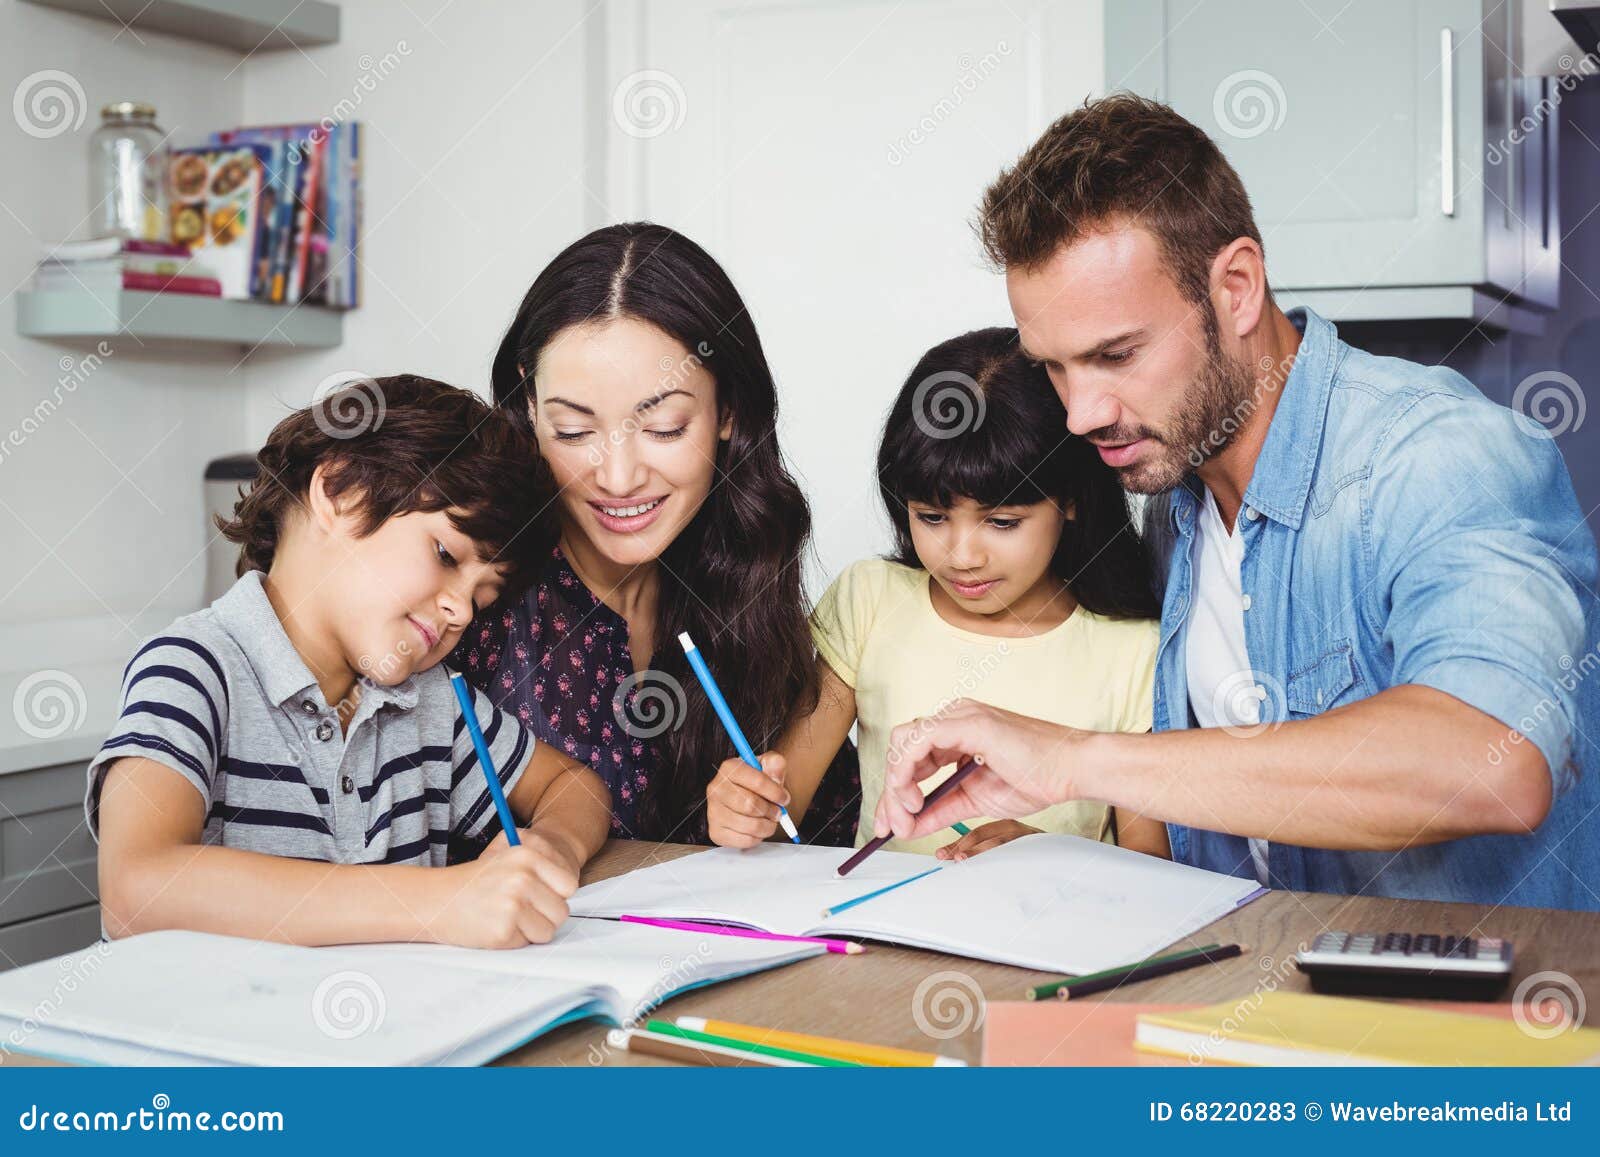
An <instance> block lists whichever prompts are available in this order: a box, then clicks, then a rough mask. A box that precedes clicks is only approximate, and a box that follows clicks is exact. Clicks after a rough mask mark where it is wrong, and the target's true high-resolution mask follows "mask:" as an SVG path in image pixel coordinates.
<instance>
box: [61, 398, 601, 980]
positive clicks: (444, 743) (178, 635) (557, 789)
mask: <svg viewBox="0 0 1600 1157" xmlns="http://www.w3.org/2000/svg"><path fill="white" fill-rule="evenodd" d="M357 413H358V414H360V415H361V419H362V420H361V421H360V423H359V424H358V425H357V426H356V427H354V428H349V427H345V426H344V425H343V423H344V422H345V420H347V419H348V417H349V416H350V415H352V414H357ZM258 461H259V463H260V466H261V475H260V478H259V479H258V481H257V482H255V483H254V485H253V486H252V487H251V489H250V491H249V493H248V494H246V495H244V496H243V497H242V498H241V500H240V502H239V503H238V505H237V506H236V507H235V512H234V513H235V517H234V518H233V519H232V520H231V521H227V522H222V523H221V528H222V531H223V533H224V534H226V535H227V536H228V538H230V539H231V540H233V541H235V542H237V543H239V544H240V546H241V558H240V563H239V568H240V573H241V577H240V578H239V580H238V582H237V583H235V584H234V586H233V587H232V589H230V590H229V591H228V593H227V594H225V595H223V596H222V597H221V598H220V599H218V600H217V601H216V602H215V603H213V604H212V605H211V606H210V607H209V608H207V609H206V610H203V611H200V612H198V613H196V614H192V615H186V616H184V617H183V618H181V619H179V620H178V621H177V622H176V623H174V624H173V625H172V626H171V627H170V628H169V629H168V630H167V631H165V632H164V633H162V634H161V635H158V636H157V637H156V638H154V639H151V640H149V641H147V642H145V643H144V644H143V645H142V646H141V647H140V648H139V650H138V652H137V653H136V654H135V655H134V657H133V660H132V662H131V663H129V665H128V669H127V671H126V672H125V674H124V676H123V704H122V712H121V716H120V718H119V719H118V721H117V724H116V727H115V729H114V730H113V731H112V734H111V736H110V738H108V739H107V740H106V742H105V744H104V745H103V746H102V747H101V749H100V752H99V754H97V755H96V756H95V758H94V761H93V762H92V763H91V764H90V765H89V785H88V796H87V800H86V809H87V812H88V818H89V825H90V830H91V831H93V832H94V833H95V835H96V838H97V839H98V840H99V842H100V897H101V906H102V912H103V913H104V921H105V926H106V930H107V932H108V933H109V934H110V935H112V936H123V935H129V934H132V933H136V932H143V931H150V930H153V929H158V928H190V929H196V930H200V931H207V932H219V933H224V934H228V935H233V936H246V937H252V938H256V939H264V940H283V941H288V942H291V943H296V944H308V945H316V944H329V943H359V942H364V941H385V940H406V941H409V940H431V941H439V942H443V943H451V944H459V945H466V946H472V947H497V948H510V947H519V946H521V945H524V944H530V943H541V942H544V941H548V940H549V939H550V938H551V937H552V936H553V935H554V934H555V930H556V928H557V926H558V925H560V923H561V921H562V920H564V919H565V918H566V915H567V906H566V902H565V901H566V898H567V897H568V896H570V895H571V894H572V892H573V890H574V889H575V888H576V887H577V884H578V872H579V869H581V868H582V866H583V864H584V863H585V862H586V861H587V860H588V858H589V857H590V856H591V855H593V854H594V852H595V851H596V850H597V849H598V848H599V847H600V845H601V843H602V842H603V841H604V839H605V835H606V830H607V826H608V822H609V817H610V810H611V808H610V799H609V796H608V793H607V792H606V789H605V786H604V784H603V783H602V782H601V781H600V779H599V777H597V776H596V775H595V774H594V773H593V772H592V771H590V770H589V769H588V768H585V767H583V766H581V765H579V764H575V763H573V762H571V761H569V760H568V759H566V758H565V757H564V756H562V755H560V754H559V753H557V752H556V751H555V750H553V749H552V748H549V747H546V746H545V745H543V744H535V743H534V741H533V739H532V737H531V736H530V735H529V733H528V732H527V731H525V730H524V729H523V727H522V725H521V724H520V723H519V722H518V721H517V720H516V719H515V718H512V717H511V716H509V715H506V714H504V713H503V712H500V711H497V710H495V709H494V708H493V707H492V706H491V705H490V704H489V701H488V700H487V699H485V698H484V697H483V696H482V695H480V694H477V693H476V692H474V697H475V710H476V711H477V714H478V718H479V719H480V720H481V721H482V723H483V732H484V738H485V739H486V741H487V742H488V745H489V748H490V751H491V754H492V756H493V759H494V763H495V767H496V769H497V771H498V774H499V777H500V781H501V783H502V784H503V785H504V788H505V793H506V796H507V800H508V802H509V803H510V805H511V810H512V812H513V813H514V815H515V816H516V818H517V821H518V823H519V824H526V825H527V827H526V830H524V831H522V832H521V839H522V846H521V847H518V848H511V847H508V846H507V845H506V843H505V837H504V835H503V834H502V835H500V836H499V837H498V839H497V840H496V841H495V843H494V845H493V846H491V847H490V848H489V850H488V851H487V852H485V854H484V855H483V856H482V857H481V858H479V859H477V860H476V861H473V862H470V863H462V864H458V865H455V866H445V865H446V863H447V858H448V852H449V849H450V848H451V846H456V847H462V846H472V845H474V844H481V843H482V842H483V841H484V840H485V839H486V837H487V835H488V834H489V833H490V832H493V831H495V830H496V827H497V825H496V817H495V811H494V808H493V805H492V801H491V799H490V796H489V792H488V784H487V781H486V778H485V776H484V772H483V769H482V768H481V767H480V766H479V764H478V759H477V756H476V754H475V752H474V751H473V747H472V743H471V740H470V738H469V737H468V734H467V731H466V728H465V726H464V721H463V720H462V718H461V715H460V712H459V709H458V706H457V704H456V700H455V696H454V694H453V692H452V690H451V688H450V686H449V677H448V675H447V673H446V672H445V671H444V670H443V669H442V668H441V667H440V666H439V662H440V660H442V659H443V658H444V657H445V656H446V655H447V654H448V653H449V652H450V649H451V648H452V647H453V646H454V645H455V643H456V640H457V639H458V638H459V636H460V633H461V631H462V630H463V629H464V628H465V627H466V625H467V623H468V622H470V621H471V619H472V616H473V614H474V613H475V612H476V611H477V610H478V609H479V608H480V607H484V606H487V605H489V604H490V603H492V602H494V601H495V600H496V599H497V598H498V597H499V595H500V594H501V592H502V590H510V591H515V590H516V589H519V588H520V587H521V586H524V585H526V583H527V581H528V580H529V577H530V576H531V575H532V574H533V573H534V568H535V567H536V566H537V565H539V564H540V563H542V562H543V561H544V558H545V556H546V554H547V553H548V551H549V548H550V542H549V539H548V537H547V534H546V533H545V532H544V531H542V530H541V529H540V528H541V526H542V525H543V521H542V511H543V510H544V509H545V507H546V505H547V504H548V503H549V502H550V501H551V499H552V495H551V493H550V488H549V483H548V482H547V481H546V477H547V476H546V475H545V474H544V473H543V471H542V469H541V467H540V466H539V462H538V458H537V454H536V451H535V449H534V447H533V446H532V445H531V444H530V443H529V442H527V441H526V440H525V438H524V437H523V435H521V434H520V433H519V432H518V431H516V430H515V429H514V428H513V426H512V425H511V423H510V421H509V420H507V419H506V418H505V417H504V416H503V415H501V414H499V413H497V412H495V411H493V410H491V409H490V408H489V407H488V406H487V405H485V404H484V403H483V402H482V401H480V400H479V399H478V398H477V397H475V396H474V395H472V394H470V393H468V392H466V391H464V390H457V389H452V388H451V387H449V386H446V385H444V384H442V383H440V382H435V381H430V380H428V379H426V378H419V377H415V376H412V375H409V374H407V375H400V376H396V377H388V378H379V379H376V380H371V379H368V380H363V381H361V382H360V383H359V384H355V385H352V386H348V387H346V388H344V389H342V390H339V391H336V392H334V393H332V394H330V395H329V396H328V397H326V398H324V399H322V400H321V401H319V402H316V403H314V404H313V405H312V406H311V407H309V408H308V409H305V410H300V411H298V412H296V413H294V414H292V415H290V416H289V417H288V418H286V419H285V420H284V421H283V422H281V423H279V425H278V427H277V428H276V429H275V430H273V432H272V434H271V436H270V437H269V438H268V440H267V444H266V446H265V447H264V448H263V449H262V450H261V453H260V455H259V456H258Z"/></svg>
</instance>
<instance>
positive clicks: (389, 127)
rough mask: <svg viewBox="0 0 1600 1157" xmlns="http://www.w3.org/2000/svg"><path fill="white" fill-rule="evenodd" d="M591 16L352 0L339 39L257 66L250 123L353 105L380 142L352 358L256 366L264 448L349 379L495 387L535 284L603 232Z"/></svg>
mask: <svg viewBox="0 0 1600 1157" xmlns="http://www.w3.org/2000/svg"><path fill="white" fill-rule="evenodd" d="M589 7H592V5H584V4H582V3H579V2H578V0H560V2H541V3H539V4H522V3H515V4H513V3H495V2H492V0H455V2H454V3H449V2H447V0H424V2H422V3H416V2H411V3H408V4H395V3H392V2H386V0H345V2H344V3H343V4H341V10H342V12H343V27H342V29H341V32H340V40H339V43H338V44H337V45H332V46H329V47H327V48H322V49H318V50H316V51H315V52H313V53H311V54H309V56H302V55H300V54H298V53H292V52H291V53H277V54H273V55H270V56H267V55H262V56H257V57H255V58H252V59H251V61H250V62H249V64H248V65H247V67H246V69H245V74H244V111H243V117H244V121H245V123H250V124H256V123H275V122H280V121H314V120H317V119H319V118H321V117H324V116H332V115H334V109H335V108H336V107H337V106H338V104H339V102H340V101H341V100H343V99H345V98H349V99H350V101H352V102H353V103H355V104H356V105H357V108H356V111H355V114H354V115H355V119H358V120H360V121H361V122H362V125H363V132H365V133H366V134H367V135H366V137H365V145H364V147H365V149H366V157H365V159H364V161H363V180H364V182H365V190H366V191H365V211H366V220H365V231H364V236H363V240H362V245H363V264H364V269H363V273H364V276H365V279H366V285H365V290H364V298H363V301H362V305H361V308H360V309H358V310H356V311H355V312H353V313H352V314H350V315H349V317H348V318H347V319H346V321H345V331H344V332H345V340H344V344H343V345H342V346H341V347H340V348H338V349H334V350H326V351H317V352H314V353H289V354H283V353H274V354H272V355H270V356H262V355H260V354H258V355H256V356H255V357H254V358H253V359H252V361H251V364H250V367H249V369H248V372H247V374H246V378H247V381H248V383H249V384H248V388H247V390H246V391H245V394H246V397H247V398H248V411H247V426H248V430H249V434H250V437H251V438H252V439H254V440H256V441H257V442H259V441H260V440H261V439H263V438H265V436H266V434H267V432H268V431H269V430H270V429H271V428H272V425H273V424H274V423H275V422H277V421H278V420H279V419H280V418H282V417H283V416H284V415H285V414H286V413H287V412H288V411H289V409H291V408H294V407H298V406H303V405H305V404H306V402H307V401H309V399H310V397H311V394H312V391H313V390H314V389H315V388H316V386H317V384H318V383H319V382H320V381H322V380H323V379H324V378H325V377H327V376H328V375H331V374H334V373H339V372H342V371H356V372H359V373H363V374H368V375H373V376H377V375H381V374H388V373H397V372H401V371H405V372H411V373H420V374H426V375H429V376H431V377H436V378H439V379H441V380H443V381H446V382H449V383H451V384H452V385H458V386H464V387H469V388H472V389H476V390H479V391H480V392H482V393H484V394H487V393H488V389H489V364H490V362H491V361H492V360H493V355H494V350H495V347H496V346H497V345H498V344H499V340H500V335H501V334H502V332H503V331H504V329H505V327H506V325H507V323H508V322H509V321H510V320H511V317H512V315H513V314H514V313H515V312H516V307H517V305H518V303H519V302H520V301H521V300H522V295H523V294H524V293H525V292H526V291H527V288H528V285H529V284H530V283H531V282H532V281H533V277H534V275H535V274H536V273H537V272H538V271H539V269H540V268H542V267H543V266H544V264H545V263H546V262H547V261H548V260H549V259H550V258H551V257H553V256H555V254H556V252H557V251H558V250H559V249H561V248H562V247H563V246H565V245H566V244H567V243H568V242H570V241H572V240H574V239H575V238H577V237H578V236H579V235H581V234H582V233H583V232H584V231H585V229H586V228H587V227H588V225H587V224H586V221H587V218H586V216H585V214H586V212H587V211H588V210H587V207H586V205H587V201H588V197H587V194H586V193H585V187H584V186H585V175H586V162H585V147H584V133H585V129H584V120H583V107H584V100H583V91H584V89H583V86H584V83H585V77H586V58H587V55H588V53H589V51H590V43H589V39H590V37H591V35H592V30H591V29H589V28H586V27H585V25H584V14H585V11H586V8H589Z"/></svg>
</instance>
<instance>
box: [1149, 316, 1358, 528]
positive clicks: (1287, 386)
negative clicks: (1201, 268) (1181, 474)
mask: <svg viewBox="0 0 1600 1157" xmlns="http://www.w3.org/2000/svg"><path fill="white" fill-rule="evenodd" d="M1285 316H1286V317H1288V319H1289V321H1290V323H1291V324H1292V325H1293V326H1294V327H1295V329H1297V330H1299V331H1300V333H1301V339H1300V348H1299V349H1298V350H1297V351H1296V352H1295V355H1294V365H1293V366H1291V367H1290V369H1289V376H1288V377H1287V378H1286V379H1285V380H1284V382H1283V385H1282V386H1281V387H1279V392H1280V394H1281V396H1280V397H1279V398H1278V408H1277V409H1276V410H1274V411H1273V414H1272V424H1271V425H1270V426H1269V427H1268V428H1267V438H1266V441H1265V442H1264V443H1263V444H1262V447H1261V453H1260V455H1259V456H1258V457H1257V458H1256V465H1255V469H1254V471H1252V473H1251V475H1250V485H1249V486H1248V487H1246V489H1245V492H1244V503H1245V505H1246V506H1250V507H1253V508H1254V509H1256V510H1259V511H1260V512H1261V513H1262V514H1265V515H1266V516H1267V517H1268V518H1271V519H1273V520H1274V521H1276V522H1281V523H1283V524H1284V525H1285V526H1287V527H1289V528H1290V529H1291V530H1299V529H1300V523H1301V520H1302V519H1303V518H1304V516H1305V509H1306V501H1307V500H1308V499H1309V498H1310V496H1311V484H1312V482H1313V481H1314V480H1315V478H1316V472H1317V461H1318V457H1319V455H1320V453H1321V450H1322V434H1323V428H1324V426H1325V425H1326V423H1327V418H1328V397H1329V395H1330V394H1331V393H1332V390H1333V372H1334V369H1335V367H1336V366H1337V365H1338V360H1339V359H1338V347H1339V334H1338V331H1337V330H1336V329H1335V328H1334V326H1333V323H1332V322H1329V321H1328V320H1327V319H1325V318H1323V317H1322V316H1321V315H1320V314H1318V313H1317V312H1316V311H1314V310H1311V309H1306V308H1304V307H1300V308H1296V309H1291V310H1289V311H1288V313H1287V314H1286V315H1285ZM1204 487H1205V484H1204V483H1203V482H1201V481H1200V479H1199V477H1198V476H1197V475H1195V474H1189V475H1187V476H1186V477H1185V478H1184V479H1183V481H1182V482H1181V483H1180V484H1179V486H1178V487H1177V488H1175V489H1174V490H1173V502H1172V518H1173V523H1174V525H1175V526H1179V525H1185V524H1187V523H1188V522H1189V520H1190V518H1192V517H1193V516H1194V514H1195V513H1196V511H1197V509H1198V504H1199V502H1200V501H1201V499H1202V498H1203V497H1204Z"/></svg>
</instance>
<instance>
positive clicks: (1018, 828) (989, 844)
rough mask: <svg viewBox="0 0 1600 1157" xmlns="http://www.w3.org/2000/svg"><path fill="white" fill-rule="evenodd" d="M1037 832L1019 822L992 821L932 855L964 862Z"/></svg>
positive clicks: (1035, 829) (1037, 830)
mask: <svg viewBox="0 0 1600 1157" xmlns="http://www.w3.org/2000/svg"><path fill="white" fill-rule="evenodd" d="M1038 832H1039V829H1038V828H1034V827H1029V826H1028V825H1027V824H1025V823H1022V822H1021V821H1019V820H994V821H993V822H992V823H987V824H979V825H978V826H977V827H975V828H973V829H972V830H971V831H970V832H968V833H967V834H966V835H964V836H962V837H961V838H960V839H959V840H956V841H954V842H953V843H948V844H946V845H945V846H944V847H942V848H939V849H938V850H936V851H935V852H934V853H933V854H934V855H935V856H937V857H938V858H939V859H941V860H965V859H967V858H968V857H970V856H976V855H977V854H978V853H979V852H987V851H988V850H989V849H990V848H998V847H999V846H1000V845H1001V844H1009V843H1010V842H1011V841H1012V840H1015V839H1020V838H1021V837H1022V836H1031V835H1036V834H1038Z"/></svg>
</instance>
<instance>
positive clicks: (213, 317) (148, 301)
mask: <svg viewBox="0 0 1600 1157" xmlns="http://www.w3.org/2000/svg"><path fill="white" fill-rule="evenodd" d="M16 300H17V332H18V333H20V334H21V335H22V336H24V337H38V338H106V339H108V340H109V339H113V338H116V337H119V336H122V335H131V336H132V337H135V338H138V339H141V340H142V339H145V338H157V339H176V340H180V341H194V342H211V343H221V344H232V345H243V346H250V347H255V346H276V347H284V346H287V347H290V348H295V347H299V348H313V349H328V348H331V347H333V346H336V345H338V344H339V343H340V342H341V341H342V340H343V337H344V313H343V311H340V310H334V309H325V308H323V307H322V306H316V305H267V304H265V303H263V302H259V301H232V300H225V299H223V298H219V297H202V296H200V295H198V294H184V293H135V292H133V291H132V290H122V291H121V292H115V293H111V294H107V295H104V296H101V295H97V294H95V293H91V292H89V291H87V290H36V289H29V290H23V291H21V292H19V293H18V294H17V298H16Z"/></svg>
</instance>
